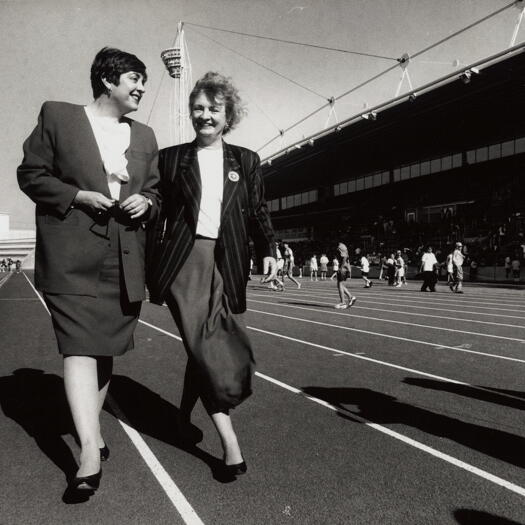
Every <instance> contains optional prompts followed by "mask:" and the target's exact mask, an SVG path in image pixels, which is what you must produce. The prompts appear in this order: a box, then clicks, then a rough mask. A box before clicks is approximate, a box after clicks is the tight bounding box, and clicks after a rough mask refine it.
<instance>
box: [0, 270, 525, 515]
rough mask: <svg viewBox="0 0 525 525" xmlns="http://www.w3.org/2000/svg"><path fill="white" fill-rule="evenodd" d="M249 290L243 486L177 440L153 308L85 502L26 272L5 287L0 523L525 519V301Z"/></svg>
mask: <svg viewBox="0 0 525 525" xmlns="http://www.w3.org/2000/svg"><path fill="white" fill-rule="evenodd" d="M302 282H303V286H302V289H301V290H297V289H296V288H295V286H293V285H292V284H290V285H289V286H287V289H286V291H285V292H284V293H280V292H271V291H270V290H268V289H267V288H266V287H264V286H262V285H260V284H259V283H258V282H256V281H252V282H250V284H249V288H248V299H249V301H248V308H249V310H248V312H247V315H246V321H247V324H248V326H249V328H250V332H251V336H252V340H253V343H254V347H255V353H256V359H257V375H256V378H255V380H254V390H255V392H254V395H253V396H252V397H251V398H250V399H249V400H248V401H246V402H245V403H244V404H243V405H242V406H241V407H239V408H238V409H237V410H235V411H234V413H233V418H234V422H235V425H236V429H237V431H238V436H239V439H240V442H241V445H242V448H243V453H244V455H245V459H246V461H247V463H248V468H249V470H248V474H247V475H245V476H244V477H240V478H238V480H237V481H235V482H231V483H223V482H221V481H220V480H217V479H214V477H213V473H212V471H213V467H214V466H215V465H216V461H217V458H218V457H220V445H219V443H218V438H217V436H216V434H215V431H214V430H213V428H212V426H211V422H210V421H209V419H208V417H207V416H206V414H205V412H204V410H203V408H202V406H201V405H200V404H199V405H198V406H197V408H196V411H195V414H194V422H195V424H196V425H197V426H199V427H200V428H201V429H202V430H203V432H204V440H203V442H202V443H200V444H199V445H198V448H196V449H194V450H183V449H182V448H180V447H179V446H177V442H176V436H174V431H173V428H172V427H171V424H170V422H171V421H172V420H173V417H174V414H175V413H176V411H177V406H178V400H179V396H180V390H181V384H182V376H183V370H184V363H185V355H184V350H183V348H182V345H181V343H180V341H179V339H178V338H177V337H178V334H177V331H176V328H175V326H174V324H173V321H172V320H171V318H170V315H169V312H168V311H167V308H165V307H159V306H155V305H151V304H149V303H145V304H144V307H143V311H142V316H141V323H140V324H139V327H138V329H137V333H136V340H135V346H136V348H135V350H134V351H133V352H131V353H129V354H127V355H126V356H124V357H122V358H119V359H117V360H116V363H115V364H116V366H115V376H114V380H113V383H112V387H111V398H110V402H109V403H108V406H107V407H106V410H105V411H104V412H103V414H102V424H103V428H104V435H105V438H106V441H107V443H108V445H109V446H110V448H111V452H112V455H111V458H110V460H109V461H108V462H107V463H106V464H104V476H103V478H102V485H101V489H100V490H99V491H98V492H97V493H96V495H95V496H94V497H92V498H91V499H90V500H89V501H87V502H84V503H82V504H68V503H65V502H63V501H62V499H61V498H62V493H63V491H64V488H65V473H66V472H69V471H71V470H72V469H74V468H75V463H74V461H75V459H76V458H77V455H78V447H77V445H76V444H75V442H74V440H73V438H72V436H71V433H70V430H71V427H70V421H69V417H68V411H67V406H66V405H65V403H64V399H63V393H62V385H61V379H60V377H61V360H60V358H59V357H58V355H57V353H56V350H55V341H54V335H53V333H52V329H51V324H50V320H49V316H48V313H47V311H46V309H45V307H44V306H43V303H42V302H41V300H40V298H39V296H38V295H37V294H36V291H35V290H34V288H33V286H32V275H30V274H14V275H11V276H10V278H9V279H7V280H5V281H4V282H2V283H1V284H0V323H1V324H0V330H1V332H0V333H1V339H0V340H1V342H2V351H3V359H2V362H1V364H0V366H1V367H2V370H1V372H2V373H1V374H0V403H1V407H2V412H1V413H0V418H1V425H0V437H1V443H2V445H1V446H2V454H1V455H0V457H1V461H0V468H1V473H2V474H1V475H2V491H1V492H0V509H1V514H0V523H1V524H2V525H8V524H9V525H10V524H17V525H18V524H24V525H25V524H30V523H38V524H56V523H77V524H78V523H80V524H84V523H86V524H91V523H97V524H116V523H119V524H120V523H126V524H164V523H166V524H168V523H169V524H172V523H174V524H178V523H195V524H198V523H205V524H273V523H276V524H280V523H293V524H310V523H311V524H339V523H341V524H352V525H360V524H367V525H370V524H372V525H376V524H377V525H383V524H385V525H389V524H402V525H410V524H417V525H421V524H432V525H434V524H458V523H459V524H476V525H480V524H481V525H483V524H490V525H505V524H506V525H512V524H516V523H517V524H523V523H525V418H524V416H523V414H524V408H525V386H524V377H525V374H524V372H525V292H523V291H520V290H507V289H494V288H483V287H481V286H478V287H467V288H466V289H465V292H466V293H465V294H464V295H457V294H452V293H450V292H449V291H448V288H446V287H445V286H440V287H439V288H438V292H437V293H421V292H419V283H415V282H410V283H409V285H408V286H407V287H403V288H402V289H393V288H389V287H387V286H385V285H383V284H382V283H380V284H376V286H374V287H373V288H371V289H363V288H361V286H362V283H361V281H360V280H357V279H356V280H353V281H352V282H351V288H352V291H353V293H354V294H355V295H356V296H357V298H358V300H357V303H356V305H355V306H354V307H353V308H351V309H349V310H335V309H334V308H333V305H334V304H335V303H336V302H338V298H337V294H336V291H335V283H334V282H330V281H326V282H310V281H309V280H306V279H303V281H302Z"/></svg>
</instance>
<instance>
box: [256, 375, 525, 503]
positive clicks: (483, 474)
mask: <svg viewBox="0 0 525 525" xmlns="http://www.w3.org/2000/svg"><path fill="white" fill-rule="evenodd" d="M257 375H258V376H259V377H261V378H262V379H265V380H266V381H269V382H270V383H274V384H275V385H277V386H279V387H281V388H284V389H286V390H288V391H290V392H293V393H294V394H298V395H301V396H303V397H305V398H307V399H309V400H310V401H313V402H314V403H317V404H319V405H322V406H324V407H326V408H329V409H330V410H333V411H335V412H337V413H338V414H341V415H342V416H344V417H350V418H351V419H355V420H356V421H358V422H359V423H362V424H364V425H366V426H367V427H370V428H373V429H374V430H378V431H379V432H382V433H383V434H386V435H388V436H390V437H392V438H394V439H397V440H398V441H401V442H403V443H406V444H407V445H410V446H411V447H414V448H417V449H419V450H421V451H423V452H426V453H427V454H430V455H432V456H434V457H436V458H438V459H441V460H443V461H446V462H447V463H450V464H451V465H454V466H455V467H458V468H461V469H463V470H466V471H467V472H470V473H471V474H474V475H476V476H479V477H480V478H483V479H485V480H487V481H490V482H492V483H495V484H496V485H499V486H500V487H503V488H505V489H507V490H510V491H512V492H514V493H516V494H519V495H520V496H525V488H523V487H520V486H519V485H515V484H514V483H511V482H510V481H507V480H505V479H503V478H500V477H498V476H495V475H494V474H491V473H490V472H487V471H485V470H481V469H479V468H477V467H475V466H474V465H471V464H470V463H465V462H464V461H461V460H459V459H457V458H455V457H453V456H450V455H448V454H445V453H444V452H440V451H439V450H436V449H435V448H432V447H429V446H428V445H424V444H423V443H420V442H419V441H416V440H415V439H412V438H409V437H407V436H404V435H403V434H399V432H395V431H394V430H391V429H390V428H388V427H384V426H382V425H378V424H377V423H372V422H371V421H369V420H367V419H365V418H363V417H361V416H358V415H356V414H354V413H353V412H350V411H346V410H342V409H340V408H338V407H336V406H334V405H332V404H331V403H328V402H327V401H324V400H322V399H319V398H317V397H314V396H310V395H308V394H305V393H304V392H302V391H301V390H299V389H298V388H295V387H292V386H290V385H287V384H286V383H283V382H282V381H278V380H277V379H273V378H272V377H269V376H267V375H264V374H257Z"/></svg>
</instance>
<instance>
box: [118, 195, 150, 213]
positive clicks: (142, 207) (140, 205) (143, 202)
mask: <svg viewBox="0 0 525 525" xmlns="http://www.w3.org/2000/svg"><path fill="white" fill-rule="evenodd" d="M148 208H149V201H148V199H147V198H146V197H144V195H140V194H139V193H134V194H133V195H130V196H129V197H128V198H127V199H126V200H125V201H124V202H121V203H120V209H121V210H123V211H125V212H126V213H127V214H128V215H129V216H130V218H131V219H136V218H138V217H140V216H142V215H144V214H145V213H146V212H147V211H148Z"/></svg>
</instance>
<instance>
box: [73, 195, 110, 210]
mask: <svg viewBox="0 0 525 525" xmlns="http://www.w3.org/2000/svg"><path fill="white" fill-rule="evenodd" d="M115 202H116V201H115V200H114V199H108V198H107V197H106V196H105V195H103V194H102V193H99V192H98V191H87V190H79V191H78V193H77V194H76V196H75V199H74V201H73V204H74V205H75V206H82V207H85V208H87V209H88V210H91V211H94V212H95V213H103V212H105V211H107V210H109V209H110V208H112V207H113V206H114V205H115Z"/></svg>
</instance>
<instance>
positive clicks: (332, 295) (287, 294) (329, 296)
mask: <svg viewBox="0 0 525 525" xmlns="http://www.w3.org/2000/svg"><path fill="white" fill-rule="evenodd" d="M258 291H260V292H262V290H258ZM248 295H249V296H251V295H259V296H264V297H272V296H274V295H275V292H274V293H258V294H257V293H254V292H249V293H248ZM305 295H306V297H309V298H310V299H311V300H316V299H317V298H322V299H330V300H331V301H333V302H336V301H337V300H339V296H338V295H337V294H336V293H330V292H329V291H328V290H327V291H326V292H324V293H319V294H313V293H309V294H304V293H301V292H298V291H293V292H284V294H282V293H280V295H279V297H293V298H295V297H297V298H299V297H300V298H304V297H305ZM357 297H358V298H359V300H360V301H361V302H364V303H372V304H385V305H388V306H390V307H392V305H393V304H394V302H393V301H390V302H382V301H378V298H380V299H385V297H384V296H383V295H380V296H373V297H370V296H368V295H366V296H365V295H363V294H361V293H358V294H357ZM422 304H428V302H426V303H425V302H424V303H422ZM395 305H396V306H398V307H401V306H402V307H404V308H418V309H420V310H438V311H440V312H442V311H443V310H444V307H443V306H439V307H437V308H436V307H431V306H421V304H415V305H413V304H403V303H399V302H396V303H395ZM361 308H363V307H361ZM446 311H447V313H462V314H472V315H486V316H490V317H508V318H509V319H525V316H522V315H509V314H495V313H493V312H472V311H469V310H452V309H450V308H448V307H447V308H446ZM410 313H411V312H410ZM411 315H413V314H412V313H411ZM465 320H467V319H465ZM468 320H469V321H470V319H468Z"/></svg>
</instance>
